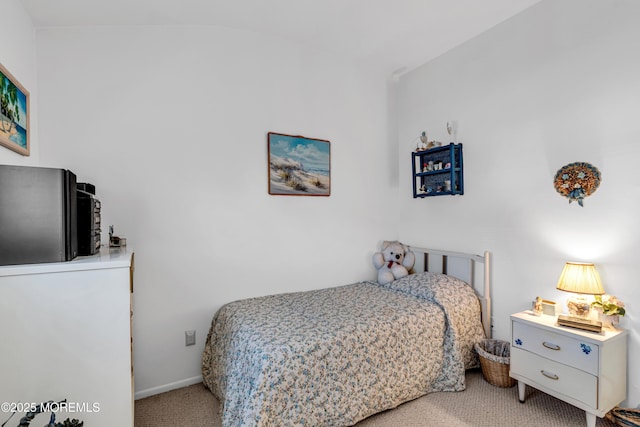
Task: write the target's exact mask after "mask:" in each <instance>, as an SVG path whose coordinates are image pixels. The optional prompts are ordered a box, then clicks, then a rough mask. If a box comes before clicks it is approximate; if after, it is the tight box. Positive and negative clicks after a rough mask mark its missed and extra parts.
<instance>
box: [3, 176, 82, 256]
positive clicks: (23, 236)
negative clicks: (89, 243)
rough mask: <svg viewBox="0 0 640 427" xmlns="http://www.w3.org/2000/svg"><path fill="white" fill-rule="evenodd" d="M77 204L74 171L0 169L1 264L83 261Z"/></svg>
mask: <svg viewBox="0 0 640 427" xmlns="http://www.w3.org/2000/svg"><path fill="white" fill-rule="evenodd" d="M77 200H78V198H77V191H76V176H75V174H74V173H73V172H71V171H69V170H66V169H55V168H42V167H31V166H14V165H0V265H13V264H33V263H44V262H62V261H70V260H72V259H74V258H75V257H76V256H78V220H77Z"/></svg>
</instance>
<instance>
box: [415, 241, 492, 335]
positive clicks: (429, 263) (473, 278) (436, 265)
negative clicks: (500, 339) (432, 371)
mask: <svg viewBox="0 0 640 427" xmlns="http://www.w3.org/2000/svg"><path fill="white" fill-rule="evenodd" d="M407 246H409V247H410V248H411V250H412V251H413V252H414V253H415V254H416V265H415V267H414V270H415V271H432V272H436V273H443V274H448V275H450V276H454V277H457V278H459V279H461V280H464V281H465V282H467V283H468V284H469V285H471V287H472V288H473V289H474V290H475V291H476V294H477V295H478V298H479V299H480V306H481V308H482V325H483V327H484V333H485V335H486V337H487V338H491V330H492V324H491V253H490V252H489V251H485V252H484V255H476V254H467V253H464V252H452V251H444V250H440V249H426V248H419V247H415V246H411V245H407ZM420 254H422V255H423V256H422V257H420V256H419V255H420ZM476 264H482V270H481V271H478V270H479V269H476Z"/></svg>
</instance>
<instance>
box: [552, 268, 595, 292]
mask: <svg viewBox="0 0 640 427" xmlns="http://www.w3.org/2000/svg"><path fill="white" fill-rule="evenodd" d="M556 288H557V289H559V290H561V291H565V292H573V293H575V294H588V295H602V294H604V288H603V287H602V282H601V281H600V275H599V274H598V270H596V266H595V265H593V264H591V263H583V262H568V263H566V264H565V265H564V269H563V270H562V274H561V275H560V280H558V285H557V286H556Z"/></svg>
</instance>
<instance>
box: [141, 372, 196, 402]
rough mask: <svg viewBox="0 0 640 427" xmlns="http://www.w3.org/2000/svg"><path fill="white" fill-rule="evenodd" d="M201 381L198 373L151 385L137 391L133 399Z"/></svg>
mask: <svg viewBox="0 0 640 427" xmlns="http://www.w3.org/2000/svg"><path fill="white" fill-rule="evenodd" d="M201 382H202V375H198V376H197V377H191V378H186V379H184V380H180V381H176V382H172V383H169V384H164V385H161V386H158V387H151V388H148V389H146V390H140V391H137V392H135V394H134V399H135V400H138V399H144V398H145V397H149V396H154V395H156V394H160V393H164V392H167V391H171V390H175V389H177V388H182V387H187V386H190V385H193V384H198V383H201Z"/></svg>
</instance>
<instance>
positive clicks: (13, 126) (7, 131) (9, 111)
mask: <svg viewBox="0 0 640 427" xmlns="http://www.w3.org/2000/svg"><path fill="white" fill-rule="evenodd" d="M29 119H30V112H29V92H28V91H27V90H26V89H25V88H24V86H22V85H21V84H20V82H18V80H17V79H16V78H15V77H13V75H12V74H11V73H10V72H9V70H7V69H6V68H5V67H4V66H3V65H2V64H0V145H2V146H4V147H6V148H8V149H10V150H13V151H15V152H16V153H18V154H22V155H23V156H28V155H29V153H30V136H31V135H30V134H31V131H30V129H29Z"/></svg>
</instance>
